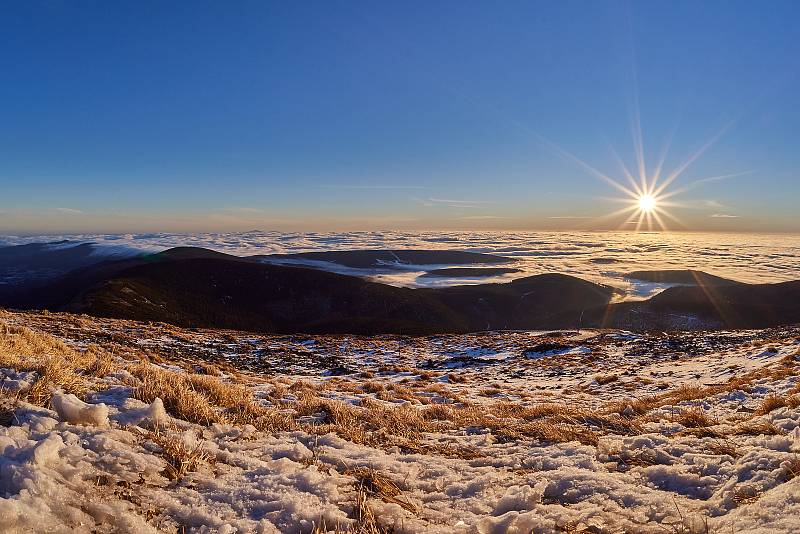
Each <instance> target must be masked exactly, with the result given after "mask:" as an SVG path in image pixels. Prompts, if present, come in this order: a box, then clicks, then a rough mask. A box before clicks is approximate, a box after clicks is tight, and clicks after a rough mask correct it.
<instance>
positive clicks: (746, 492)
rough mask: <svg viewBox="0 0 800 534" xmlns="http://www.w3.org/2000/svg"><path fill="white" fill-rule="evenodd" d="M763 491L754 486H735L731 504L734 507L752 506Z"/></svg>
mask: <svg viewBox="0 0 800 534" xmlns="http://www.w3.org/2000/svg"><path fill="white" fill-rule="evenodd" d="M762 493H763V490H762V489H761V488H758V487H756V486H752V485H740V486H736V489H734V490H733V502H734V503H735V504H736V506H742V505H745V504H752V503H754V502H756V501H757V500H758V499H759V497H761V494H762Z"/></svg>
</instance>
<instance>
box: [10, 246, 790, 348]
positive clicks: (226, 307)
mask: <svg viewBox="0 0 800 534" xmlns="http://www.w3.org/2000/svg"><path fill="white" fill-rule="evenodd" d="M670 276H672V275H670ZM681 276H685V275H681ZM681 276H676V277H672V278H671V279H672V280H676V279H686V278H685V277H684V278H681ZM692 278H693V279H695V280H703V281H707V282H708V281H715V280H720V281H721V282H715V283H714V284H711V283H703V284H700V285H697V284H695V285H688V284H687V285H682V286H680V287H673V288H670V289H667V290H665V291H664V292H662V293H660V294H658V295H656V296H655V297H652V298H650V299H649V300H646V301H639V302H618V303H614V302H613V298H614V296H615V292H616V291H617V290H614V289H613V288H610V287H607V286H603V285H599V284H595V283H592V282H588V281H585V280H581V279H578V278H574V277H571V276H567V275H561V274H544V275H537V276H529V277H525V278H519V279H516V280H513V281H512V282H509V283H500V284H479V285H472V286H455V287H445V288H419V289H410V288H401V287H394V286H389V285H385V284H380V283H377V282H372V281H369V280H366V279H364V278H360V277H354V276H347V275H342V274H336V273H332V272H328V271H325V270H320V269H311V268H307V267H301V266H288V265H275V264H270V263H261V262H259V261H257V260H256V259H253V258H240V257H236V256H230V255H227V254H222V253H218V252H213V251H209V250H205V249H197V248H191V247H182V248H177V249H171V250H168V251H165V252H162V253H158V254H150V255H146V256H141V257H135V258H127V259H124V260H118V261H105V262H101V263H98V264H93V265H89V266H86V267H81V268H78V269H75V270H73V271H71V272H70V273H68V274H66V275H63V276H61V277H59V278H57V279H56V280H54V281H51V282H50V283H48V284H45V285H41V286H35V287H28V286H26V287H23V288H21V289H20V290H19V291H16V292H15V293H14V294H12V295H5V296H3V295H0V304H2V305H4V306H7V307H15V308H23V309H50V310H53V311H71V312H80V313H87V314H90V315H97V316H105V317H115V318H122V319H137V320H146V321H162V322H167V323H173V324H176V325H180V326H194V327H217V328H232V329H241V330H251V331H258V332H275V333H300V332H305V333H352V334H376V333H405V334H422V333H446V332H470V331H481V330H502V329H521V330H526V329H560V328H564V329H567V328H570V329H572V328H577V327H584V328H586V327H614V328H626V329H634V330H671V329H713V328H761V327H768V326H777V325H785V324H793V323H799V322H800V282H787V283H783V284H763V285H750V284H741V283H736V282H732V281H725V280H724V279H719V278H717V277H713V276H712V275H707V274H706V273H700V272H697V273H696V274H693V275H692Z"/></svg>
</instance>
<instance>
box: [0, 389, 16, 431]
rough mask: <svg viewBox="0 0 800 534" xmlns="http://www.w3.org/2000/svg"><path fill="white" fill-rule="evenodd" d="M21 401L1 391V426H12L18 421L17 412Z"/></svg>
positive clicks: (7, 392)
mask: <svg viewBox="0 0 800 534" xmlns="http://www.w3.org/2000/svg"><path fill="white" fill-rule="evenodd" d="M18 402H19V399H18V398H17V396H16V395H14V394H12V393H10V392H9V391H6V390H4V389H0V426H11V425H12V424H14V421H15V420H16V414H15V410H16V408H17V403H18Z"/></svg>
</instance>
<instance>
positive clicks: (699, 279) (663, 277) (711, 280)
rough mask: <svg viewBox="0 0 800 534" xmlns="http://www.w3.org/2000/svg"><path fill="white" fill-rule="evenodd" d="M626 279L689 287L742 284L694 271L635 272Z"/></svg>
mask: <svg viewBox="0 0 800 534" xmlns="http://www.w3.org/2000/svg"><path fill="white" fill-rule="evenodd" d="M625 278H629V279H633V280H641V281H643V282H654V283H659V284H684V285H689V286H730V285H736V284H740V283H741V282H736V281H734V280H729V279H727V278H721V277H719V276H714V275H713V274H708V273H706V272H703V271H693V270H662V271H634V272H632V273H628V274H626V275H625Z"/></svg>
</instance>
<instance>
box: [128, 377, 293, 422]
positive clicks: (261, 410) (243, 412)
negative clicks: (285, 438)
mask: <svg viewBox="0 0 800 534" xmlns="http://www.w3.org/2000/svg"><path fill="white" fill-rule="evenodd" d="M130 371H131V374H133V376H135V377H136V378H138V379H139V383H138V384H136V385H135V389H134V397H135V398H137V399H139V400H141V401H144V402H147V403H151V402H153V401H154V400H155V399H156V398H160V399H161V400H162V401H163V402H164V408H165V409H166V410H167V411H168V412H169V413H170V414H172V415H174V416H175V417H178V418H180V419H184V420H186V421H189V422H192V423H198V424H202V425H209V424H212V423H233V424H238V425H245V424H250V425H253V426H255V427H256V428H258V429H259V430H264V431H268V432H275V431H281V430H290V429H291V428H293V427H294V424H293V421H292V418H291V417H290V416H289V415H288V414H285V413H282V412H280V411H279V410H277V409H275V408H266V407H263V406H261V405H260V404H258V403H257V402H256V401H255V399H254V398H253V394H252V392H251V391H250V390H249V389H247V388H246V387H244V386H242V385H240V384H233V383H228V382H222V381H221V380H220V379H219V378H217V377H215V376H210V375H199V374H182V373H176V372H172V371H167V370H164V369H160V368H157V367H153V366H152V365H149V364H139V365H137V366H134V367H132V368H131V370H130Z"/></svg>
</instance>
